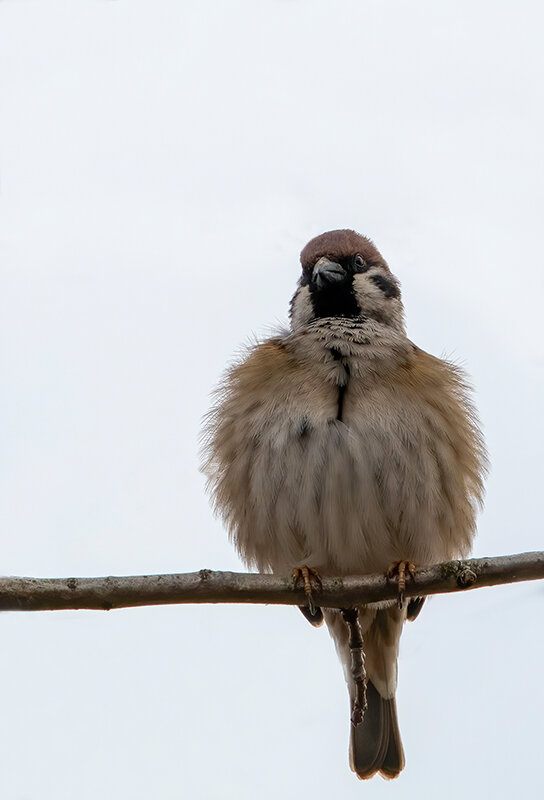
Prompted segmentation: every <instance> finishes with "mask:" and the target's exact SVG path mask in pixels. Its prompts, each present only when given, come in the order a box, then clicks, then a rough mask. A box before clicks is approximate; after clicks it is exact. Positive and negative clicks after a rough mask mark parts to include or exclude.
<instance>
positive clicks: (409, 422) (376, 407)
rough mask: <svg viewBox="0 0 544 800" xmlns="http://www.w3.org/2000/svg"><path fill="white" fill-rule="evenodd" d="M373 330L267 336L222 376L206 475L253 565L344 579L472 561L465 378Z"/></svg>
mask: <svg viewBox="0 0 544 800" xmlns="http://www.w3.org/2000/svg"><path fill="white" fill-rule="evenodd" d="M372 333H373V332H372V330H371V331H370V334H372ZM374 334H376V335H369V332H368V330H367V331H366V332H364V333H362V332H361V331H360V330H353V331H352V334H350V335H346V330H340V329H339V330H338V331H336V332H335V331H334V330H332V329H331V328H330V327H329V328H328V329H327V330H326V331H324V330H319V329H314V330H312V331H309V332H305V335H302V334H298V335H293V334H291V335H288V336H285V337H278V338H274V339H269V340H267V341H265V342H263V343H262V344H260V345H258V346H256V347H255V348H254V349H253V350H252V351H251V352H250V353H249V355H248V357H247V358H246V359H245V360H244V361H243V362H242V363H240V364H238V365H236V366H234V367H233V368H232V369H231V370H230V371H229V372H228V373H227V375H226V378H225V380H224V382H223V384H222V385H221V387H220V388H219V390H218V394H217V398H216V404H215V407H214V408H213V409H212V411H211V412H210V414H209V415H208V418H207V423H206V428H205V439H204V444H205V453H206V463H205V466H204V471H205V473H206V474H207V476H208V478H209V487H210V490H211V492H212V494H213V498H214V502H215V507H216V509H217V511H218V512H219V513H220V514H221V515H222V517H223V518H224V519H225V521H226V524H227V526H228V528H229V531H230V533H231V535H232V537H233V539H234V541H235V543H236V545H237V547H238V550H239V552H240V553H241V555H242V557H243V558H244V559H245V560H246V562H247V563H248V564H249V565H251V566H257V567H258V568H259V569H260V570H270V569H272V570H274V571H286V572H288V571H289V570H290V569H291V568H292V567H293V566H294V565H297V564H302V563H306V564H308V565H309V566H313V567H316V568H317V569H319V570H320V571H321V572H322V573H323V574H327V573H328V574H334V573H344V574H345V573H350V572H351V573H353V572H371V571H379V570H383V569H385V568H386V567H387V565H388V563H390V562H391V561H394V560H398V559H409V560H411V561H413V562H414V563H416V564H426V563H433V562H436V561H440V560H443V559H447V558H451V557H455V556H459V555H462V554H464V553H466V552H467V551H468V549H469V547H470V543H471V540H472V536H473V533H474V529H475V514H476V509H477V506H478V504H479V503H480V501H481V498H482V491H483V488H482V478H483V474H484V472H485V467H486V459H485V450H484V446H483V443H482V439H481V436H480V433H479V429H478V424H477V421H476V418H475V414H474V409H473V407H472V405H471V403H470V401H469V398H468V390H467V386H466V382H465V378H464V375H463V373H462V372H461V371H460V370H459V369H458V368H457V367H455V366H453V365H452V364H449V363H448V362H446V361H442V360H440V359H437V358H434V357H433V356H430V355H428V354H427V353H425V352H423V351H422V350H420V349H418V348H417V347H415V346H414V345H413V344H411V343H410V342H409V341H408V340H407V339H406V338H405V337H403V336H399V335H398V334H393V333H392V334H391V337H392V338H391V339H390V340H387V336H386V337H385V339H384V338H383V337H382V339H380V336H381V334H380V335H378V334H377V333H376V331H374ZM340 387H343V392H344V396H343V414H342V420H341V421H340V420H339V419H337V410H338V393H339V389H340Z"/></svg>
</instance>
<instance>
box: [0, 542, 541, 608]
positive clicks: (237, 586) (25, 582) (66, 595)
mask: <svg viewBox="0 0 544 800" xmlns="http://www.w3.org/2000/svg"><path fill="white" fill-rule="evenodd" d="M539 578H544V552H534V553H520V554H519V555H511V556H499V557H495V558H473V559H469V560H468V561H449V562H447V563H444V564H437V565H435V566H432V567H422V568H421V569H417V570H416V571H415V573H414V578H413V579H412V580H410V579H409V580H408V581H407V584H406V596H407V597H414V596H423V595H429V594H444V593H446V592H458V591H464V590H466V589H477V588H480V587H482V586H497V585H499V584H503V583H517V582H518V581H531V580H537V579H539ZM395 597H397V585H396V583H395V582H394V581H391V580H389V579H388V578H387V577H386V576H385V575H362V576H354V575H350V576H346V577H342V578H326V577H323V578H322V586H321V588H320V589H319V590H317V589H316V591H314V592H313V599H314V601H315V603H316V605H320V606H325V607H326V608H349V607H351V606H356V605H361V604H363V603H374V602H376V601H379V600H391V599H394V598H395ZM172 603H272V604H275V605H306V604H307V597H306V595H305V593H304V589H303V588H294V586H293V581H292V579H291V577H289V576H285V577H282V576H276V575H259V574H246V573H238V572H212V571H211V570H207V569H202V570H200V571H199V572H191V573H185V574H179V575H135V576H128V577H109V578H0V610H3V611H52V610H58V609H68V608H70V609H79V608H89V609H103V610H109V609H112V608H128V607H131V606H150V605H165V604H172Z"/></svg>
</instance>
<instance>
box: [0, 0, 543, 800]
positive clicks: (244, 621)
mask: <svg viewBox="0 0 544 800" xmlns="http://www.w3.org/2000/svg"><path fill="white" fill-rule="evenodd" d="M543 24H544V14H543V12H542V10H541V5H540V4H539V3H537V2H520V1H519V0H518V2H516V3H514V2H510V1H509V2H504V1H502V0H501V1H499V2H498V1H497V0H493V1H491V0H479V1H475V0H470V2H466V0H461V2H460V1H459V0H455V2H454V0H441V2H436V0H428V1H427V2H418V1H417V0H415V1H414V2H410V3H408V2H400V1H399V0H391V1H389V0H357V1H356V2H342V0H299V1H298V2H297V0H260V1H259V2H250V0H239V1H238V2H227V0H224V2H219V0H216V1H215V2H207V1H206V0H145V1H144V0H131V1H130V2H128V0H117V1H116V2H104V1H103V0H63V1H62V2H61V1H60V0H59V1H58V2H53V1H52V0H51V1H50V0H39V1H38V0H35V1H34V2H33V1H32V0H4V2H2V3H0V222H1V229H0V257H1V270H2V277H1V288H0V295H1V297H0V303H1V309H0V313H1V328H2V330H1V354H0V382H1V389H0V405H1V419H2V425H1V434H0V435H1V439H2V444H1V456H0V470H1V483H0V486H1V496H0V525H1V530H2V550H1V556H0V571H1V572H2V573H3V574H13V575H35V576H51V577H53V576H57V577H60V576H70V575H106V574H134V573H157V572H185V571H192V570H195V569H199V568H201V567H209V568H215V569H240V568H241V567H240V563H239V561H238V559H237V557H236V555H235V553H234V551H233V549H232V547H231V545H230V544H229V542H228V540H227V536H226V534H225V532H224V530H223V529H222V525H221V523H220V522H219V521H218V520H216V519H214V518H213V516H212V514H211V511H210V509H209V504H208V500H207V498H206V495H205V491H204V480H203V478H202V476H201V475H200V474H199V472H198V433H199V429H200V421H201V417H202V415H203V414H204V413H205V411H206V410H207V408H208V406H209V396H210V392H211V390H212V388H213V387H214V385H215V384H216V383H217V381H218V379H219V377H220V375H221V373H222V371H223V370H224V368H225V366H226V364H227V363H228V362H229V359H231V358H232V357H233V356H234V355H235V354H236V353H237V351H238V350H239V347H240V345H241V344H242V343H243V342H245V341H247V340H248V338H249V337H251V336H252V335H257V336H263V335H266V334H267V333H268V332H269V330H270V328H271V327H273V326H274V325H277V324H278V323H280V322H282V321H285V320H286V317H287V307H288V303H289V300H290V297H291V295H292V293H293V291H294V287H295V283H296V280H297V277H298V273H299V264H298V254H299V252H300V249H301V248H302V246H303V245H304V244H305V243H306V241H307V240H308V239H309V238H311V237H312V236H314V235H316V234H318V233H321V232H322V231H324V230H327V229H331V228H336V227H353V228H356V229H357V230H359V231H360V232H362V233H364V234H367V235H369V236H371V237H372V238H373V239H374V240H375V241H376V243H377V245H378V247H379V248H380V250H381V251H382V253H383V254H384V256H385V258H386V259H387V260H388V261H389V263H390V266H391V268H392V270H393V271H394V272H395V273H396V274H397V275H398V276H399V278H400V280H401V281H402V284H403V289H404V299H405V304H406V309H407V318H408V330H409V334H410V336H411V338H412V339H413V340H414V341H415V342H417V344H418V345H419V346H421V347H423V348H424V349H427V350H429V351H430V352H432V353H434V354H436V355H443V354H447V355H449V356H451V357H453V358H454V359H456V360H458V361H459V362H460V363H462V364H463V365H464V366H465V367H466V369H467V370H468V371H469V373H470V375H471V376H472V380H473V381H474V384H475V386H476V387H477V393H476V402H477V405H478V408H479V411H480V415H481V418H482V420H483V424H484V428H485V433H486V437H487V441H488V445H489V450H490V455H491V461H492V473H491V476H490V478H489V482H488V492H487V501H486V507H485V511H484V513H483V515H482V517H481V519H480V530H479V537H478V539H477V541H476V545H475V553H476V554H477V555H497V554H505V553H511V552H520V551H524V550H532V549H541V548H542V546H543V545H542V541H543V540H542V514H541V510H540V505H541V502H542V499H541V498H542V491H543V490H542V484H543V467H542V452H543V449H544V440H543V434H542V406H543V396H544V377H543V375H544V370H543V364H544V346H543V338H542V293H543V289H544V286H543V278H542V217H543V213H544V168H543V163H544V162H543V155H544V114H543V100H544V97H543V95H544V88H543V87H544V49H543V47H542V29H543ZM543 602H544V586H543V585H542V584H538V583H532V584H524V585H518V586H510V587H504V588H495V589H486V590H481V591H479V592H473V593H471V594H466V595H463V596H453V595H452V596H444V597H439V598H435V599H433V600H432V601H430V602H428V603H427V604H426V607H425V608H424V611H423V613H422V614H421V616H420V617H419V619H418V620H417V622H416V623H414V624H413V625H409V626H407V628H406V630H405V633H404V636H403V640H402V644H401V659H400V680H399V690H398V705H399V716H400V724H401V730H402V734H403V739H404V745H405V749H406V755H407V766H406V770H405V771H404V773H403V774H402V775H401V777H400V778H399V780H398V781H395V782H393V783H387V782H385V781H383V780H381V779H379V778H375V779H374V780H373V781H371V782H370V783H366V784H363V785H362V784H360V783H359V782H358V781H357V779H356V778H355V777H354V775H353V774H352V773H351V772H350V770H349V768H348V763H347V740H348V731H349V720H348V701H347V692H346V690H345V687H344V682H343V677H342V672H341V668H340V665H339V663H338V662H337V660H336V655H335V653H334V648H333V645H332V642H331V640H330V639H329V636H328V634H327V632H326V630H324V629H320V630H314V629H312V628H311V627H310V626H309V625H308V624H307V623H306V622H305V620H304V619H303V618H302V615H301V614H299V613H298V612H297V611H295V610H293V609H289V608H272V607H268V608H266V607H257V606H254V607H239V606H238V607H235V606H222V607H212V606H200V607H197V606H186V607H181V606H179V607H171V608H146V609H135V610H127V611H112V612H110V613H102V612H50V613H33V614H23V613H18V614H16V613H4V614H2V615H1V618H0V631H1V640H2V656H1V661H2V666H1V674H2V678H1V686H2V689H1V690H0V692H1V698H2V699H1V709H2V724H1V726H0V796H1V797H2V798H3V799H4V798H5V800H12V799H13V800H42V798H43V800H48V799H49V798H56V799H57V798H72V797H77V798H78V799H79V800H90V799H91V798H92V799H93V800H94V799H95V798H98V797H105V798H116V799H119V800H125V798H126V799H127V800H128V798H131V799H132V798H149V797H157V798H164V799H165V800H171V799H172V798H182V797H191V798H195V799H196V800H200V798H202V800H215V799H216V798H217V799H219V798H229V797H236V798H237V800H249V799H250V798H251V800H253V798H255V797H259V798H261V799H263V800H276V798H279V797H285V798H295V797H312V798H317V799H318V800H320V799H321V798H330V797H342V798H343V799H344V798H345V799H346V800H350V799H351V798H360V797H365V798H372V799H373V798H384V797H388V798H390V797H399V798H403V800H407V799H408V798H417V799H418V800H420V798H427V797H437V796H440V798H444V800H449V799H450V798H451V799H452V800H453V798H458V797H460V796H462V797H467V798H472V797H491V796H493V797H495V798H509V797H511V796H512V795H513V794H514V793H515V795H516V796H518V797H523V798H536V797H540V796H541V793H542V781H541V775H540V770H539V767H540V765H541V762H542V719H543V716H544V690H543V687H542V674H543V667H544V643H543V639H542V607H543Z"/></svg>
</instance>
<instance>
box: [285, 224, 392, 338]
mask: <svg viewBox="0 0 544 800" xmlns="http://www.w3.org/2000/svg"><path fill="white" fill-rule="evenodd" d="M300 261H301V264H302V276H301V278H300V280H299V283H298V287H297V291H296V292H295V295H294V297H293V299H292V301H291V309H290V315H291V325H292V327H293V330H299V329H300V328H302V327H304V326H306V325H308V324H310V323H312V322H315V321H316V320H318V319H322V318H325V317H347V318H351V319H360V320H361V321H364V320H365V319H369V318H370V319H374V320H376V321H378V322H380V323H382V324H384V325H389V326H390V327H393V328H395V329H397V330H400V331H404V310H403V306H402V300H401V297H400V285H399V282H398V280H397V279H396V278H395V276H394V275H393V274H392V272H391V270H390V269H389V267H388V266H387V263H386V262H385V261H384V259H383V258H382V256H381V255H380V253H379V251H378V250H377V249H376V247H375V246H374V244H373V243H372V242H371V241H370V239H367V238H366V237H365V236H361V235H360V234H358V233H356V232H355V231H351V230H338V231H329V232H328V233H322V234H321V235H320V236H316V237H315V239H312V240H311V241H310V242H308V244H307V245H306V247H305V248H304V249H303V250H302V253H301V254H300Z"/></svg>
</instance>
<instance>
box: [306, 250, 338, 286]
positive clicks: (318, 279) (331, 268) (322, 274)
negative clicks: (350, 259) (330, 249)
mask: <svg viewBox="0 0 544 800" xmlns="http://www.w3.org/2000/svg"><path fill="white" fill-rule="evenodd" d="M345 277H346V271H345V270H344V268H343V267H341V266H340V264H338V263H337V262H336V261H331V260H330V259H328V258H325V256H323V257H322V258H320V259H319V261H317V262H316V264H315V266H314V268H313V270H312V280H313V282H314V283H315V285H316V286H317V288H318V289H323V288H324V287H325V286H328V285H330V284H331V283H339V282H340V281H343V280H344V278H345Z"/></svg>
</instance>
